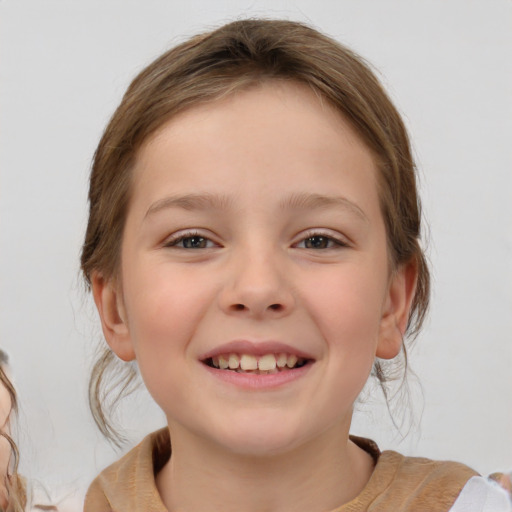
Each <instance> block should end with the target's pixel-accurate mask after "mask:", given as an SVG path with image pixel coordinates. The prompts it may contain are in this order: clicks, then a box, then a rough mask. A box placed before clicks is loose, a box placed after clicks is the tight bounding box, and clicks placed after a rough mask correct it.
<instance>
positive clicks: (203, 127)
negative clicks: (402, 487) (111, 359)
mask: <svg viewBox="0 0 512 512" xmlns="http://www.w3.org/2000/svg"><path fill="white" fill-rule="evenodd" d="M376 181H377V169H376V166H375V163H374V160H373V157H372V154H371V152H370V151H369V150H368V148H367V147H366V146H365V145H364V144H363V143H362V142H361V141H360V139H359V138H358V137H357V135H356V134H355V132H354V131H353V129H352V128H351V127H350V125H349V124H348V123H347V122H346V121H345V120H344V119H343V118H342V117H341V116H340V114H339V113H337V112H336V111H335V110H334V109H332V108H331V107H330V106H329V105H327V104H325V102H322V101H321V100H320V99H319V98H318V97H317V96H316V95H315V94H314V93H313V92H311V91H310V90H309V89H307V88H305V87H304V86H301V85H298V84H293V83H286V84H284V83H279V82H271V83H267V84H264V85H261V86H257V87H254V88H251V89H249V90H246V91H243V92H238V93H236V94H235V95H232V96H230V97H228V98H226V99H222V100H219V101H216V102H212V103H209V104H206V105H202V106H199V107H194V108H192V109H190V110H188V111H186V112H184V113H182V114H180V115H178V116H176V117H174V118H173V119H172V120H171V121H170V122H168V123H167V124H166V125H164V127H163V128H162V129H160V131H159V132H158V133H157V134H156V135H155V136H153V137H152V138H151V139H150V140H148V141H147V142H146V144H145V145H144V146H143V147H142V149H141V150H140V152H139V154H138V160H137V164H136V166H135V171H134V184H133V196H132V198H131V203H130V207H129V211H128V216H127V219H126V225H125V230H124V235H123V242H122V250H121V261H122V263H121V268H120V272H119V276H118V277H117V279H108V278H106V277H104V276H102V275H101V273H99V272H97V273H95V274H94V275H93V293H94V297H95V301H96V304H97V306H98V310H99V312H100V316H101V319H102V325H103V331H104V333H105V337H106V339H107V342H108V343H109V344H110V346H111V348H112V350H113V351H114V352H115V353H116V354H117V355H118V356H119V357H120V358H121V359H123V360H126V361H128V360H132V359H137V361H138V365H139V368H140V371H141V374H142V377H143V379H144V382H145V384H146V386H147V388H148V390H149V391H150V393H151V394H152V396H153V397H154V399H155V400H156V401H157V403H158V404H159V405H160V406H161V408H162V409H163V411H164V412H165V414H166V416H167V420H168V425H169V429H170V433H171V439H172V450H173V454H172V457H171V459H170V461H169V462H168V463H167V465H166V466H165V467H164V468H163V469H162V471H161V472H160V473H159V474H158V475H157V486H158V489H159V491H160V494H161V496H162V500H163V502H164V504H165V505H166V506H167V508H168V509H169V510H171V511H173V510H183V511H188V510H202V511H206V512H207V511H210V510H211V511H215V510H224V511H230V510H233V511H234V510H245V511H251V510H260V511H261V510H266V511H275V512H278V511H285V510H294V511H297V512H301V511H306V510H307V511H312V510H315V511H319V512H321V511H326V510H330V509H332V508H335V507H337V506H340V505H341V504H342V503H345V502H348V501H349V500H351V499H353V498H354V497H355V496H356V495H357V494H358V493H359V492H360V491H361V490H362V488H363V487H364V485H365V484H366V483H367V481H368V479H369V478H370V476H371V472H372V469H373V462H372V460H371V458H370V457H369V455H368V454H367V453H365V452H364V451H362V450H360V449H359V448H358V447H356V446H355V445H354V444H353V443H352V442H350V441H349V439H348V434H349V427H350V422H351V417H352V406H353V403H354V401H355V399H356V398H357V396H358V394H359V393H360V391H361V389H362V387H363V386H364V384H365V382H366V380H367V378H368V375H369V373H370V371H371V368H372V365H373V362H374V359H375V357H376V356H379V357H382V358H392V357H394V356H395V355H396V354H397V353H398V351H399V349H400V345H401V339H402V333H403V332H404V330H405V325H406V322H407V316H408V311H409V308H410V303H411V298H412V296H413V292H414V286H415V280H416V272H415V269H414V268H413V267H411V266H404V267H401V268H399V269H391V268H390V266H389V256H388V254H387V243H386V232H385V226H384V222H383V218H382V214H381V210H380V206H379V197H378V192H377V183H376ZM190 195H202V199H201V200H197V199H194V200H190ZM205 195H207V196H208V198H211V197H213V198H215V199H214V201H213V202H212V201H209V200H205V199H204V196H205ZM185 196H186V197H187V200H186V201H185V200H183V197H185ZM177 197H178V198H181V199H179V200H177V201H176V198H177ZM319 197H321V198H323V199H318V198H319ZM333 197H335V198H337V199H336V200H332V198H333ZM219 198H220V199H219ZM297 198H300V199H301V200H297ZM325 198H330V199H325ZM340 198H342V199H340ZM183 237H185V238H183ZM322 237H323V238H322ZM192 242H193V243H198V244H199V245H202V246H203V247H202V248H194V249H192V248H186V247H185V246H186V244H191V243H192ZM233 340H249V341H250V342H252V343H253V344H254V345H258V344H259V343H262V342H268V341H269V340H270V341H271V342H275V341H277V342H282V343H286V344H287V345H289V346H291V347H293V349H295V350H297V351H301V352H303V353H306V354H308V356H309V358H310V364H309V365H308V368H307V371H305V372H303V373H302V374H301V376H300V377H299V378H296V379H294V380H292V381H291V382H288V383H285V384H282V385H278V386H275V387H270V388H257V389H247V388H246V387H243V386H241V385H237V384H236V383H235V384H233V383H232V382H227V381H226V380H225V379H223V378H219V377H218V373H219V372H217V373H215V372H212V371H211V369H209V368H207V367H206V366H205V364H204V363H203V362H202V361H201V358H202V356H204V354H206V353H208V352H209V351H212V350H215V349H216V348H218V347H219V346H222V345H223V344H225V343H228V342H231V341H233ZM277 480H278V481H279V485H276V481H277ZM197 489H201V492H200V493H198V492H197Z"/></svg>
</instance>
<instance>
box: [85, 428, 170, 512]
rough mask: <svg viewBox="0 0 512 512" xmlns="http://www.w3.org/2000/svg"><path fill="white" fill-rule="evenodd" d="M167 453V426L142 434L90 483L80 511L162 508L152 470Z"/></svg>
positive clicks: (127, 510)
mask: <svg viewBox="0 0 512 512" xmlns="http://www.w3.org/2000/svg"><path fill="white" fill-rule="evenodd" d="M169 456H170V441H169V434H168V430H167V429H162V430H159V431H157V432H154V433H153V434H150V435H149V436H147V437H145V438H144V439H143V440H142V442H141V443H140V444H138V445H137V446H136V447H135V448H133V449H132V450H130V451H129V452H128V453H127V454H126V455H124V456H123V457H122V458H121V459H119V460H118V461H117V462H115V463H114V464H112V465H111V466H109V467H107V468H106V469H104V470H103V471H102V472H101V473H100V474H99V475H98V476H97V477H96V478H95V480H94V481H93V482H92V484H91V485H90V487H89V490H88V491H87V494H86V497H85V506H84V512H109V511H114V512H117V511H123V512H129V511H131V510H133V511H135V510H144V509H147V507H148V506H149V507H150V508H151V510H153V511H154V512H159V511H160V510H161V511H165V507H164V506H163V504H162V502H161V500H160V495H159V494H158V490H157V488H156V484H155V469H157V468H158V467H159V466H161V465H163V464H162V461H163V460H164V459H165V460H167V459H168V458H169Z"/></svg>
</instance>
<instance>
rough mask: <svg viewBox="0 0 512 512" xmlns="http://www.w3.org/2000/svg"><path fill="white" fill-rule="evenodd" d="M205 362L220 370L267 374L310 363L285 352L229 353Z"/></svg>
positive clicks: (210, 358)
mask: <svg viewBox="0 0 512 512" xmlns="http://www.w3.org/2000/svg"><path fill="white" fill-rule="evenodd" d="M204 363H205V364H206V365H208V366H210V367H211V368H218V369H220V370H230V371H234V372H237V373H249V374H256V375H265V374H276V373H280V372H283V371H289V370H293V369H297V368H301V367H303V366H304V365H305V364H307V363H308V359H306V358H303V357H298V356H296V355H295V354H287V353H284V352H282V353H278V354H273V353H269V354H263V355H261V356H256V355H253V354H238V353H229V354H220V355H218V356H214V357H209V358H207V359H206V360H205V361H204Z"/></svg>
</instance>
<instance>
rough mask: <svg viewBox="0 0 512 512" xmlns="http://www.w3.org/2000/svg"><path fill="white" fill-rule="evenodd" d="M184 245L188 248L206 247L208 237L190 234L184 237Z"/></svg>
mask: <svg viewBox="0 0 512 512" xmlns="http://www.w3.org/2000/svg"><path fill="white" fill-rule="evenodd" d="M183 247H185V248H186V249H204V247H206V239H205V238H203V237H202V236H189V237H187V238H184V239H183Z"/></svg>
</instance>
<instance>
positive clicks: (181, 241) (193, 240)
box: [164, 233, 217, 249]
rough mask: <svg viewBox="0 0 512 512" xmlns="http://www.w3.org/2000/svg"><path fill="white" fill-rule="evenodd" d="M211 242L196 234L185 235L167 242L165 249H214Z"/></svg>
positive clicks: (213, 244) (214, 245)
mask: <svg viewBox="0 0 512 512" xmlns="http://www.w3.org/2000/svg"><path fill="white" fill-rule="evenodd" d="M216 245H217V244H215V243H214V242H213V241H212V240H210V239H209V238H207V237H205V236H202V235H200V234H198V233H185V234H184V235H179V236H176V237H173V238H171V239H169V240H167V241H166V242H165V244H164V246H165V247H176V248H178V249H210V248H211V247H216Z"/></svg>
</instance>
